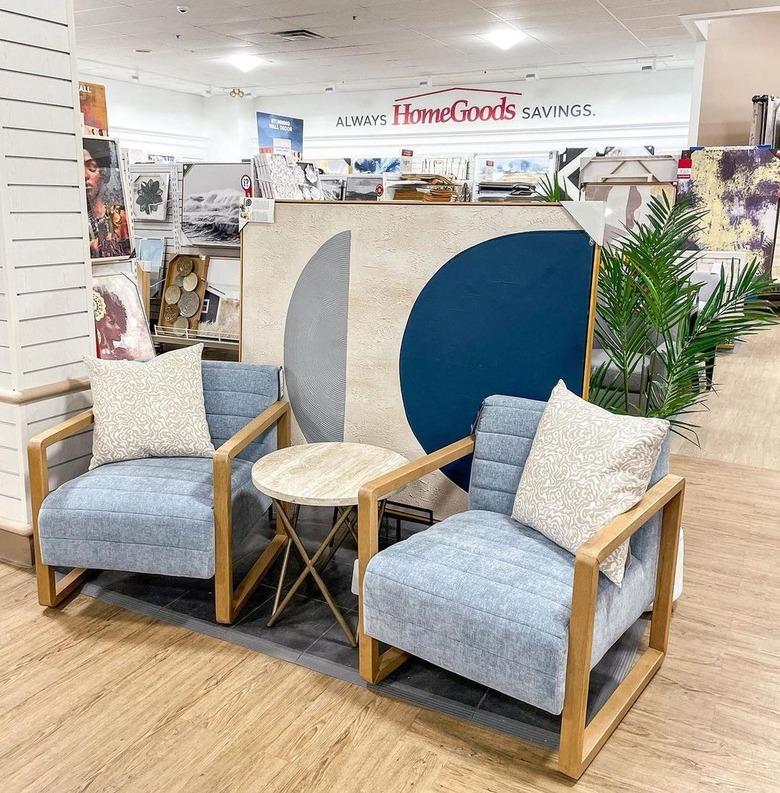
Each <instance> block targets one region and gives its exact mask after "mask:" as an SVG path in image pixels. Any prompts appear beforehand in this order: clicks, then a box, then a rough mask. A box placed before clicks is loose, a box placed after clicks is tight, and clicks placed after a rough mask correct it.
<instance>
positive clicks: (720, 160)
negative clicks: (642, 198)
mask: <svg viewBox="0 0 780 793" xmlns="http://www.w3.org/2000/svg"><path fill="white" fill-rule="evenodd" d="M779 155H780V152H778V151H777V150H775V149H770V148H767V147H764V146H734V147H726V148H711V149H698V150H696V151H694V152H693V154H692V155H691V163H692V167H691V178H690V179H685V180H683V181H680V182H679V183H678V185H677V194H678V196H687V197H688V198H689V200H691V201H692V202H693V204H694V206H697V207H706V208H707V209H709V210H710V211H709V212H708V213H707V214H706V215H705V216H704V218H703V219H702V223H701V225H702V231H701V233H700V234H699V235H698V237H697V238H696V239H695V240H691V247H692V248H695V249H696V250H716V251H750V252H751V253H752V254H753V255H754V256H755V257H757V258H758V259H759V261H760V262H761V265H762V269H763V270H764V271H765V272H766V273H771V272H772V264H773V259H774V252H775V236H776V234H777V213H778V196H780V156H779Z"/></svg>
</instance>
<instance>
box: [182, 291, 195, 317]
mask: <svg viewBox="0 0 780 793" xmlns="http://www.w3.org/2000/svg"><path fill="white" fill-rule="evenodd" d="M199 307H200V299H199V298H198V296H197V295H196V294H195V293H194V292H183V293H182V296H181V297H180V298H179V311H180V312H181V315H182V316H183V317H194V316H195V314H196V312H197V310H198V308H199Z"/></svg>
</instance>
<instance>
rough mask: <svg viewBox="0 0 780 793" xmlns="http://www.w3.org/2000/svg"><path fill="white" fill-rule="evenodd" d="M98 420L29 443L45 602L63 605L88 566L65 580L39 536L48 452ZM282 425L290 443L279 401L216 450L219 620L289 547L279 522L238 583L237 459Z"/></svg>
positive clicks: (85, 417) (284, 441) (284, 405)
mask: <svg viewBox="0 0 780 793" xmlns="http://www.w3.org/2000/svg"><path fill="white" fill-rule="evenodd" d="M93 422H94V415H93V413H92V410H86V411H84V412H82V413H79V414H78V415H76V416H73V417H72V418H70V419H67V420H66V421H64V422H62V423H61V424H58V425H57V426H55V427H52V428H50V429H48V430H46V431H45V432H42V433H41V434H40V435H36V436H35V437H33V438H31V439H30V441H29V443H28V444H27V459H28V463H29V467H30V493H31V501H32V519H33V541H34V549H35V574H36V579H37V585H38V602H39V603H40V604H41V605H42V606H52V607H53V606H59V605H60V604H61V603H62V602H63V601H64V600H65V599H66V598H68V597H69V596H70V595H71V594H72V593H73V592H74V591H75V590H76V589H77V588H78V587H79V586H80V585H81V584H82V583H83V582H84V580H85V579H86V577H87V574H88V572H89V571H88V570H85V569H83V568H75V569H74V570H71V572H69V573H68V574H67V575H66V576H64V577H63V578H62V579H60V580H59V581H57V580H56V578H55V575H54V568H53V567H51V566H50V565H47V564H44V563H43V560H42V557H41V542H40V536H39V534H38V515H39V513H40V509H41V504H43V500H44V499H45V498H46V496H47V495H48V494H49V464H48V459H47V450H48V449H49V447H50V446H52V445H53V444H55V443H58V442H59V441H62V440H64V439H65V438H70V437H72V436H73V435H77V434H78V433H80V432H84V431H85V430H87V429H89V427H90V426H92V424H93ZM274 424H276V425H277V429H276V439H277V447H278V448H280V449H281V448H284V447H286V446H289V445H290V405H289V403H288V402H287V401H286V400H279V401H277V402H274V403H273V404H272V405H270V406H269V407H267V408H266V409H265V410H264V411H263V412H262V413H261V414H260V415H259V416H256V417H255V418H254V419H252V420H251V421H250V422H249V423H248V424H246V425H245V426H244V427H242V428H241V429H240V430H239V431H238V432H237V433H236V434H235V435H234V436H233V437H232V438H230V439H228V440H227V441H225V443H223V444H222V446H220V447H219V448H218V449H217V450H216V453H215V454H214V461H213V471H214V473H213V486H214V569H215V573H214V605H215V610H216V617H217V620H218V621H219V622H221V623H224V624H228V625H229V624H230V623H232V622H233V621H234V620H235V618H236V615H237V614H238V613H239V611H241V609H242V608H243V607H244V605H245V604H246V602H247V600H248V599H249V597H250V596H251V594H252V592H254V590H255V589H256V588H257V586H258V584H259V583H260V581H261V580H262V578H263V576H264V575H265V574H266V573H267V572H268V570H269V569H270V567H271V565H272V564H273V563H274V561H275V559H276V557H277V556H278V555H279V554H280V553H281V552H282V551H283V550H284V546H285V542H286V540H287V536H286V535H285V534H284V529H283V527H282V526H281V525H280V523H279V522H278V521H277V527H276V533H275V534H274V537H273V539H272V540H271V542H270V543H269V544H268V546H267V547H266V548H265V550H264V551H263V553H262V554H261V555H260V556H259V558H258V559H257V561H256V562H255V563H254V565H252V568H251V569H250V570H249V572H248V573H247V574H246V576H245V577H244V579H243V581H241V583H239V585H238V586H237V587H234V585H233V499H232V486H231V473H232V461H233V459H234V458H235V457H236V456H237V455H238V454H240V453H241V452H242V451H243V450H244V449H245V448H246V447H247V446H249V444H251V443H252V442H253V441H255V440H257V438H258V437H259V436H260V435H262V433H263V432H265V431H266V430H267V429H269V428H270V427H271V426H273V425H274Z"/></svg>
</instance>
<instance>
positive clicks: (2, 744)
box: [0, 457, 780, 793]
mask: <svg viewBox="0 0 780 793" xmlns="http://www.w3.org/2000/svg"><path fill="white" fill-rule="evenodd" d="M674 468H675V470H676V472H677V473H680V474H683V475H685V476H687V477H688V478H689V497H688V501H687V505H686V511H685V518H684V525H685V527H686V532H687V534H686V537H687V552H686V562H687V565H686V568H687V569H686V590H685V594H684V595H683V598H682V599H681V601H680V602H679V604H678V607H677V609H676V613H675V616H674V620H673V623H672V631H671V648H670V655H669V657H668V659H667V661H666V663H665V665H664V666H663V668H662V669H661V671H660V672H659V674H658V676H657V677H656V678H655V680H654V681H653V682H652V683H651V684H650V686H649V688H648V689H647V691H646V692H645V693H644V694H643V695H642V696H641V698H640V699H639V701H638V703H637V704H636V705H635V707H634V708H633V710H632V711H631V712H630V713H629V714H628V716H627V717H626V719H625V721H624V722H623V724H622V725H621V726H620V727H619V728H618V730H617V732H616V733H615V734H614V736H613V737H612V739H611V740H610V741H609V743H608V744H607V746H606V748H605V749H604V750H603V751H602V753H601V754H600V755H599V757H598V758H597V759H596V760H595V762H594V763H593V765H592V766H591V768H590V770H589V771H587V772H586V774H585V776H584V777H583V778H582V779H581V780H580V782H579V783H578V785H577V790H579V791H582V793H596V792H597V793H612V792H617V791H620V793H634V792H636V793H650V792H651V791H653V793H654V792H655V791H664V793H698V792H699V791H701V793H705V791H706V793H715V792H716V791H721V792H725V791H730V792H731V793H735V792H736V791H745V792H746V793H747V792H749V793H776V791H777V790H778V781H777V780H778V777H777V770H778V768H780V742H778V740H777V735H778V734H780V634H779V633H778V629H777V626H778V624H780V581H779V580H778V575H777V570H778V565H779V563H780V536H779V535H778V531H777V527H778V521H777V509H776V494H777V493H778V492H780V472H772V471H767V470H760V469H754V468H747V467H740V466H736V465H731V464H726V463H713V462H711V461H707V460H700V459H694V458H690V457H679V458H676V459H675V461H674ZM0 602H2V603H3V609H2V611H0V773H1V774H2V781H1V782H0V789H1V790H2V791H4V793H19V792H20V791H31V792H34V793H41V792H42V791H49V790H52V791H53V790H56V791H57V792H58V793H68V791H86V790H89V791H93V792H95V791H101V792H102V791H116V792H118V791H122V793H127V792H130V793H135V792H136V791H166V793H173V791H188V793H193V792H194V791H204V793H205V792H208V793H212V792H213V791H223V790H225V791H227V790H239V789H240V790H247V791H289V792H290V793H315V791H323V792H326V793H351V792H352V791H354V792H355V793H358V792H359V793H373V792H374V791H376V793H380V792H381V793H395V792H396V791H398V792H399V793H400V792H401V791H405V792H407V793H408V792H410V791H415V792H416V793H521V792H530V791H544V793H552V792H553V791H566V790H571V785H570V783H568V782H567V781H565V780H564V779H562V778H561V777H559V776H558V775H557V773H556V771H555V766H554V760H555V758H554V756H553V755H551V754H549V753H546V752H544V751H542V750H540V749H536V748H533V747H529V746H526V745H523V744H521V743H519V742H518V741H515V740H513V739H511V738H508V737H505V736H502V735H499V734H496V733H493V732H490V731H488V730H485V729H482V728H478V727H475V726H473V725H469V724H464V723H461V722H459V721H456V720H455V719H452V718H449V717H445V716H442V715H438V714H433V713H430V712H426V711H422V710H420V709H418V708H416V707H413V706H410V705H407V704H402V703H399V702H395V701H393V700H390V699H386V698H382V697H378V696H376V695H375V694H373V693H370V692H369V691H367V690H365V689H362V688H359V687H356V686H353V685H350V684H347V683H343V682H339V681H336V680H332V679H330V678H327V677H324V676H322V675H320V674H317V673H315V672H311V671H309V670H305V669H302V668H300V667H297V666H294V665H292V664H288V663H284V662H282V661H277V660H274V659H271V658H268V657H265V656H263V655H259V654H256V653H253V652H251V651H249V650H245V649H242V648H239V647H234V646H232V645H228V644H224V643H221V642H219V641H217V640H214V639H210V638H207V637H203V636H199V635H197V634H193V633H191V632H189V631H187V630H185V629H182V628H175V627H171V626H168V625H164V624H160V623H156V622H154V621H153V620H150V619H147V618H144V617H140V616H136V615H133V614H130V613H128V612H125V611H122V610H120V609H117V608H115V607H112V606H109V605H106V604H103V603H101V602H99V601H95V600H92V599H90V598H87V597H84V596H79V597H77V598H76V599H75V600H73V601H72V602H71V603H69V604H68V605H67V606H66V607H65V608H64V610H61V611H44V610H42V609H41V608H40V607H39V606H38V605H37V604H36V601H35V596H34V580H33V577H32V575H31V574H30V573H29V572H27V571H22V570H16V569H13V568H10V567H0Z"/></svg>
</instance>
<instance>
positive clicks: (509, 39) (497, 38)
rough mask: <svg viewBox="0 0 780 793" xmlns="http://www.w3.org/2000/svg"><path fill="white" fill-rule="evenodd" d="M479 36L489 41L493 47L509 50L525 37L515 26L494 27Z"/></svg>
mask: <svg viewBox="0 0 780 793" xmlns="http://www.w3.org/2000/svg"><path fill="white" fill-rule="evenodd" d="M480 38H483V39H485V41H489V42H490V43H491V44H492V45H493V46H494V47H498V48H499V49H500V50H511V49H512V47H514V46H515V44H517V43H518V42H520V41H522V40H523V39H524V38H525V33H523V31H522V30H518V29H517V28H510V27H508V26H505V27H501V28H496V29H495V30H493V31H491V32H490V33H483V34H482V35H481V37H480Z"/></svg>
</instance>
